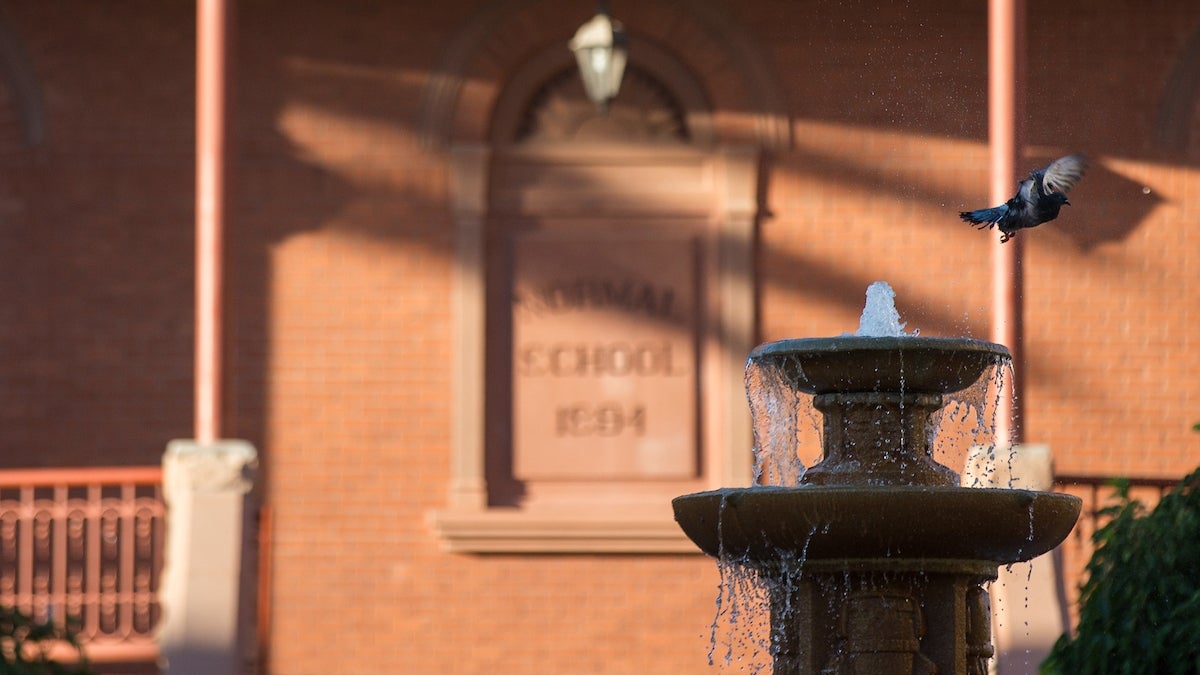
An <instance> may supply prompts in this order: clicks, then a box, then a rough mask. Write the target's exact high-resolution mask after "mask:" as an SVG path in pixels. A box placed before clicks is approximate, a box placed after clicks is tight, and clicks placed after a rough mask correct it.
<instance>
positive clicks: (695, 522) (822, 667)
mask: <svg viewBox="0 0 1200 675" xmlns="http://www.w3.org/2000/svg"><path fill="white" fill-rule="evenodd" d="M888 290H889V291H890V289H888ZM888 300H889V302H890V298H888ZM885 311H886V310H885ZM891 311H892V312H893V313H894V308H892V310H891ZM866 314H867V312H864V315H866ZM866 323H867V321H866V317H865V316H864V325H865V324H866ZM891 325H893V326H899V327H900V328H901V330H900V335H896V334H895V333H892V334H891V335H890V336H885V337H872V336H862V335H854V336H849V335H846V336H841V337H833V338H804V339H794V340H782V341H779V342H772V343H767V344H764V345H762V346H760V347H758V348H757V349H755V350H754V351H753V352H752V353H751V355H750V361H751V364H752V365H753V366H755V367H758V368H765V369H767V370H769V371H770V372H771V373H773V375H772V379H774V380H776V381H782V382H785V383H787V384H788V385H789V386H790V387H791V391H790V395H791V399H787V398H785V403H790V402H791V400H794V399H795V397H796V396H797V392H804V393H807V394H813V395H814V396H815V398H814V406H815V407H816V408H817V409H818V410H820V411H821V412H822V413H823V415H824V433H823V452H824V457H823V459H822V461H821V462H820V463H818V464H817V465H816V466H814V467H812V468H811V469H809V470H808V471H803V469H802V468H801V469H800V470H799V471H798V472H797V473H802V475H800V476H799V479H798V483H797V484H794V485H792V486H758V487H748V488H725V489H721V490H714V491H709V492H700V493H696V494H691V495H684V496H681V497H677V498H676V499H675V500H674V501H673V506H674V509H675V519H676V521H677V522H678V523H679V525H680V527H681V528H682V529H683V530H684V532H685V533H686V534H687V535H688V536H689V537H690V538H691V539H692V541H693V542H695V543H696V545H697V546H699V547H700V548H701V550H703V551H704V552H705V553H708V554H709V555H712V556H714V557H717V558H718V559H720V560H721V561H722V562H723V564H724V562H725V561H729V560H732V561H735V562H736V563H738V564H740V565H741V566H742V567H744V568H745V569H748V570H751V571H752V572H753V574H755V575H756V576H757V577H758V579H759V580H761V581H762V582H763V583H764V584H765V586H766V591H767V593H768V595H769V605H770V635H769V643H770V647H769V648H770V652H771V655H772V659H773V666H774V671H773V672H775V673H776V674H777V675H783V674H792V673H796V674H801V673H822V674H827V675H833V674H835V673H934V672H937V673H965V674H970V675H976V674H978V675H983V674H984V673H986V672H987V662H988V660H989V659H990V658H991V656H992V654H993V648H992V645H991V642H990V639H991V636H990V616H989V614H990V612H989V606H988V596H987V591H986V590H985V588H984V584H986V583H987V582H989V581H991V580H993V579H995V578H996V572H997V568H998V567H999V566H1000V565H1004V564H1009V563H1014V562H1019V561H1025V560H1030V559H1032V558H1034V557H1036V556H1038V555H1041V554H1042V553H1045V552H1047V551H1049V550H1050V549H1052V548H1054V546H1056V545H1058V543H1059V542H1061V541H1062V540H1063V539H1064V538H1065V537H1066V536H1067V534H1069V533H1070V531H1071V528H1072V527H1074V524H1075V521H1076V519H1077V518H1078V516H1079V509H1080V503H1081V502H1080V500H1079V499H1078V498H1076V497H1073V496H1070V495H1065V494H1058V493H1051V492H1034V491H1028V490H1012V489H988V488H964V487H960V486H959V475H958V473H957V472H955V471H954V470H952V469H950V468H949V467H947V466H944V465H942V464H940V463H938V462H937V461H935V459H934V458H933V456H932V452H931V450H930V448H931V443H930V441H931V433H930V431H931V427H930V426H929V425H930V417H931V416H932V415H933V414H934V413H936V412H937V411H938V410H939V409H940V408H941V407H942V405H943V396H944V395H946V394H950V393H953V392H957V391H961V390H963V389H965V388H967V387H970V386H971V385H972V384H974V383H975V382H976V381H977V380H978V379H979V378H980V376H981V375H982V374H983V373H984V372H985V371H986V370H988V369H989V368H991V367H992V366H995V365H999V364H1001V363H1004V362H1006V361H1007V360H1009V359H1010V358H1011V356H1010V354H1009V352H1008V349H1006V348H1005V347H1003V346H1001V345H996V344H992V343H989V342H982V341H979V340H972V339H966V338H928V337H915V336H907V335H904V334H903V331H902V327H903V324H898V323H897V322H894V321H893V322H891ZM773 407H774V408H778V406H767V408H768V409H771V408H773ZM775 412H776V413H780V414H792V415H794V414H795V411H794V410H793V411H787V410H782V411H780V410H776V411H775ZM773 442H777V439H773ZM785 445H786V444H785ZM792 450H793V452H794V445H793V447H792Z"/></svg>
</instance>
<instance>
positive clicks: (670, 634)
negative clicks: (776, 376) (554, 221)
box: [0, 0, 1200, 673]
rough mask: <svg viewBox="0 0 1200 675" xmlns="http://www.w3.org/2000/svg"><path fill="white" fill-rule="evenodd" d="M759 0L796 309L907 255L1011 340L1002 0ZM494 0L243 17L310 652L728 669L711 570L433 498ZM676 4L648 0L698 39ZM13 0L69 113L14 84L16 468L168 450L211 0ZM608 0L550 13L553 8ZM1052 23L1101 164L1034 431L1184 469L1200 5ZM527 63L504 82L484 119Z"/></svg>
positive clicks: (529, 667) (958, 306)
mask: <svg viewBox="0 0 1200 675" xmlns="http://www.w3.org/2000/svg"><path fill="white" fill-rule="evenodd" d="M727 4H728V7H726V8H725V9H724V11H725V12H727V13H728V14H729V15H730V17H731V18H732V19H733V20H734V21H736V22H738V23H739V24H740V25H741V27H742V29H744V30H745V31H746V32H747V34H749V35H750V36H751V37H752V38H753V40H754V41H755V42H757V43H758V48H759V49H761V50H762V51H763V53H764V55H765V58H766V62H767V63H768V64H769V65H770V67H771V68H772V69H773V71H774V74H775V76H776V77H778V79H779V81H780V85H781V90H782V93H783V95H784V99H785V101H786V106H787V109H788V112H789V113H790V115H791V116H792V117H793V130H794V135H795V143H794V148H792V149H791V150H785V151H778V152H776V153H775V154H774V156H773V157H772V161H771V162H770V163H769V166H768V169H769V179H768V182H767V184H766V200H767V204H766V207H767V211H768V212H769V214H770V215H769V216H768V217H766V218H765V219H764V222H763V224H762V229H761V268H760V274H761V286H760V289H761V291H760V292H761V321H760V323H761V332H762V335H763V337H764V338H765V339H775V338H780V337H785V336H800V335H829V334H836V333H840V332H842V331H846V330H850V329H851V328H853V326H854V325H855V322H856V320H857V315H858V312H859V311H860V307H861V303H862V298H863V292H864V290H865V288H866V286H867V284H868V283H870V282H871V281H874V280H877V279H885V280H888V281H889V282H891V283H892V285H893V286H894V287H895V288H896V289H897V293H898V296H899V297H898V301H899V304H900V309H901V312H902V313H903V316H904V318H905V319H906V320H907V321H908V323H909V327H910V328H914V327H915V328H920V329H921V331H922V334H927V335H959V334H970V335H974V336H977V337H986V335H987V322H988V309H987V303H988V301H989V300H988V298H989V294H988V284H989V271H988V246H989V235H988V234H987V233H980V232H976V231H974V230H972V229H970V228H969V227H967V226H965V225H963V224H962V223H960V222H959V221H958V219H957V217H956V213H957V211H959V210H960V209H962V208H967V207H976V206H981V205H983V203H984V202H986V201H987V194H986V193H987V189H986V185H987V174H986V172H987V151H986V119H987V112H986V80H985V76H986V40H985V38H984V30H985V16H984V10H983V7H982V5H980V6H978V7H971V8H967V9H962V10H953V9H950V10H948V9H946V7H947V5H946V3H941V2H935V1H934V0H929V1H928V2H911V3H906V5H904V6H903V9H902V10H901V9H896V10H888V9H879V8H877V7H870V6H867V5H865V4H861V3H854V2H850V3H844V4H841V5H838V6H830V5H829V3H770V2H745V3H727ZM490 7H493V5H490V4H488V3H472V2H465V1H463V2H449V3H439V4H432V5H426V4H418V3H389V2H367V1H365V0H356V1H353V2H344V3H323V2H297V1H292V2H287V3H283V2H276V3H271V2H256V3H243V7H242V9H241V15H240V22H241V25H240V33H239V35H240V39H239V41H238V44H237V49H238V55H239V56H238V61H237V63H238V71H237V73H238V74H237V78H238V89H237V92H238V104H239V108H238V114H237V118H236V130H237V134H238V139H239V143H238V150H237V155H238V156H237V161H238V172H237V185H236V202H235V210H234V214H233V217H232V219H231V233H230V237H231V242H230V243H231V251H230V274H231V284H232V285H231V294H230V295H231V301H232V303H233V306H232V308H231V318H232V321H231V324H230V326H231V335H230V337H229V340H230V346H231V361H230V374H231V381H230V385H229V394H230V397H229V403H228V407H229V411H228V412H229V415H230V419H231V428H230V429H229V432H228V433H229V435H231V436H239V437H244V438H247V439H249V440H251V441H253V442H254V443H255V444H256V445H257V446H258V447H259V449H260V451H261V452H262V453H263V457H264V463H265V470H266V479H265V484H266V491H267V494H268V497H269V499H270V501H271V503H272V504H273V505H274V507H275V509H276V511H275V513H276V518H277V521H276V540H275V541H274V543H273V550H272V554H273V558H274V566H275V572H276V574H275V578H274V590H273V604H272V608H271V609H272V612H273V632H272V645H271V652H272V666H273V667H272V671H273V672H278V673H330V672H354V673H397V672H412V673H443V672H445V673H451V672H452V673H480V672H489V673H505V672H509V673H526V672H547V673H592V672H595V673H633V672H649V673H658V672H703V671H705V666H704V663H705V653H706V652H707V634H708V625H709V623H710V622H711V620H712V615H713V611H714V607H713V599H714V597H715V587H716V583H717V574H716V569H715V565H713V564H712V562H711V561H709V560H706V559H703V558H700V557H691V556H472V555H449V554H445V553H442V552H441V547H440V542H439V541H438V540H437V538H436V537H435V535H434V534H433V532H432V531H431V529H430V528H429V527H428V525H427V523H426V515H427V513H428V512H429V511H430V510H431V509H436V508H441V507H444V506H445V500H446V487H447V481H448V479H449V442H450V432H451V423H452V422H451V416H450V410H449V404H450V396H451V389H450V380H449V374H448V371H447V364H448V363H449V362H450V359H451V357H452V349H453V345H452V342H451V340H452V336H453V330H454V326H453V325H452V323H451V321H452V318H451V309H450V307H449V306H448V304H447V298H448V295H449V293H450V282H451V272H452V269H453V268H452V265H453V261H452V259H451V252H452V250H453V240H452V232H451V229H450V225H451V218H450V212H449V206H448V203H447V199H448V197H447V185H446V181H447V167H446V156H445V154H444V153H443V152H441V151H437V150H430V149H426V148H423V147H421V145H420V143H419V139H418V138H417V126H418V120H419V116H420V104H421V96H422V94H423V92H424V91H425V88H426V87H427V85H428V84H429V77H430V70H431V67H432V65H433V64H434V63H436V62H437V60H438V57H439V55H440V54H441V51H442V50H443V49H444V48H445V47H446V45H447V43H448V41H449V40H450V39H451V37H452V36H453V35H454V34H455V31H456V30H458V28H459V27H461V26H462V25H463V24H464V23H465V22H466V21H468V19H469V18H470V17H472V16H474V15H475V14H474V13H475V12H480V11H485V10H486V9H487V8H490ZM639 7H642V8H640V9H635V8H634V7H633V6H631V5H623V4H621V3H619V2H618V3H614V7H613V9H614V12H615V13H616V14H617V15H618V16H621V13H622V11H625V12H626V14H625V16H626V17H628V18H626V21H627V23H628V24H629V27H630V29H631V31H633V32H634V34H635V35H636V34H637V33H638V32H642V33H650V34H654V35H656V36H659V37H660V39H661V40H663V41H664V42H665V43H666V44H668V45H677V46H678V49H679V51H680V52H681V54H684V55H687V54H691V53H692V52H694V51H695V47H694V44H692V43H690V42H688V41H687V40H685V39H683V38H682V37H681V39H680V40H679V41H678V42H671V41H670V39H671V32H670V30H669V29H668V28H664V27H663V26H662V25H649V24H639V23H638V22H649V21H650V20H651V19H652V18H653V17H655V16H658V15H659V14H660V13H661V12H663V11H665V10H662V9H661V6H660V4H656V3H648V4H646V5H644V6H639ZM5 9H6V10H7V11H6V12H5V14H4V15H3V16H5V17H6V20H7V21H8V22H9V24H10V26H12V27H13V28H14V29H15V31H16V33H17V34H18V35H19V36H20V37H21V39H22V40H23V42H24V44H25V47H26V48H27V51H28V53H29V57H30V63H31V67H32V68H33V72H34V73H35V74H36V76H37V80H38V82H39V83H40V86H41V88H42V92H43V96H44V100H45V105H46V122H47V131H48V136H47V142H46V143H45V144H44V145H43V146H40V147H36V148H28V147H25V146H24V144H23V141H22V139H21V137H20V135H19V133H17V132H16V131H14V129H15V125H16V124H17V123H18V121H19V120H18V119H17V118H16V116H15V115H14V113H13V107H14V106H15V100H14V98H15V96H14V92H13V91H11V89H10V88H8V87H2V86H0V124H2V125H3V128H2V130H0V131H2V133H0V143H2V144H3V145H2V146H0V256H2V257H0V263H2V264H0V350H3V351H2V352H0V353H3V354H4V358H2V359H0V385H2V386H0V443H2V447H4V448H5V450H4V452H3V453H0V465H7V466H30V465H43V464H72V465H74V464H113V463H149V462H155V461H157V458H158V456H159V454H160V453H161V451H162V449H163V448H164V447H165V443H166V441H167V440H168V439H170V438H173V437H180V436H188V435H190V433H191V429H190V425H191V423H190V415H191V328H192V317H191V312H192V299H191V255H192V249H191V228H192V194H191V190H192V184H191V181H192V165H191V161H192V158H191V142H192V131H191V124H192V112H191V105H192V81H193V79H192V68H193V66H194V63H193V53H192V49H193V47H192V40H193V38H194V33H193V27H192V17H191V8H190V7H187V6H185V5H181V4H179V3H161V2H133V1H123V2H114V3H104V4H103V5H99V4H96V3H91V2H82V1H79V2H57V3H32V2H26V3H6V6H5ZM587 9H590V6H589V7H585V8H584V9H583V10H580V11H578V12H577V11H574V10H572V11H570V12H569V13H568V14H560V13H559V12H568V10H567V9H566V8H561V9H560V8H559V6H558V5H557V4H553V3H533V8H532V9H531V10H530V12H531V14H530V15H531V16H534V17H536V18H537V20H536V21H534V20H531V21H529V22H526V23H528V24H529V25H528V26H527V27H526V28H527V30H528V31H529V32H530V33H536V31H537V28H538V27H539V26H544V25H567V24H574V23H578V22H582V20H583V19H584V18H586V10H587ZM576 14H578V17H576V16H575V15H576ZM668 14H669V13H668ZM547 22H549V23H547ZM1030 22H1031V26H1032V30H1031V33H1030V36H1029V53H1030V64H1029V95H1030V104H1029V115H1030V119H1029V124H1028V133H1029V141H1030V149H1029V153H1028V160H1027V161H1026V162H1025V163H1024V164H1026V165H1027V166H1028V167H1029V168H1032V167H1034V166H1037V165H1039V163H1041V162H1043V161H1044V160H1046V159H1048V158H1050V157H1053V156H1055V155H1056V154H1058V153H1062V152H1066V151H1071V150H1081V151H1084V152H1087V153H1089V154H1090V155H1092V156H1093V157H1094V158H1095V159H1096V160H1097V166H1096V167H1095V168H1094V170H1093V172H1092V173H1091V175H1089V176H1088V177H1087V178H1085V180H1084V181H1083V183H1082V184H1081V185H1080V186H1079V188H1078V189H1077V191H1076V192H1074V193H1073V194H1072V198H1073V199H1072V201H1073V205H1072V206H1070V207H1067V208H1066V209H1065V210H1064V214H1063V216H1062V217H1061V218H1060V220H1059V221H1057V222H1056V223H1055V224H1052V225H1048V226H1044V227H1042V228H1039V229H1038V230H1035V231H1031V232H1025V233H1022V234H1021V235H1020V236H1021V238H1022V239H1024V240H1025V242H1026V251H1027V258H1026V261H1025V273H1026V293H1025V303H1026V311H1027V316H1026V327H1027V343H1026V345H1025V349H1026V353H1027V355H1028V368H1027V371H1026V372H1025V373H1024V378H1025V385H1026V390H1027V396H1026V400H1024V401H1022V402H1021V403H1020V406H1021V414H1022V416H1023V419H1024V421H1025V424H1026V432H1027V433H1026V435H1027V439H1028V440H1030V441H1033V442H1046V443H1049V444H1050V445H1051V446H1052V448H1053V451H1054V453H1055V457H1056V461H1057V462H1058V467H1059V469H1060V470H1062V471H1069V472H1089V473H1105V472H1114V471H1116V472H1128V473H1133V474H1144V475H1166V476H1171V475H1181V474H1183V473H1184V472H1185V471H1187V470H1188V469H1189V468H1191V467H1192V465H1194V464H1196V463H1200V452H1198V450H1200V447H1198V440H1197V436H1196V435H1195V434H1192V433H1190V432H1189V431H1188V429H1189V427H1190V426H1191V424H1192V422H1194V421H1196V420H1198V419H1200V383H1198V382H1200V380H1198V379H1197V378H1196V377H1195V373H1196V372H1198V371H1200V363H1198V360H1200V357H1198V356H1197V353H1200V352H1198V350H1197V349H1196V347H1197V345H1196V338H1195V337H1194V332H1193V330H1194V329H1193V327H1194V326H1196V325H1197V324H1198V323H1200V321H1198V319H1200V304H1198V303H1200V288H1198V286H1200V271H1198V267H1197V266H1198V264H1200V260H1198V259H1197V251H1198V250H1200V239H1198V237H1200V235H1198V234H1196V232H1197V230H1196V228H1195V227H1194V223H1195V222H1196V221H1197V216H1200V213H1197V211H1198V210H1200V201H1197V197H1196V195H1197V194H1200V192H1198V191H1200V175H1198V174H1197V171H1196V169H1195V166H1196V163H1197V159H1198V158H1200V115H1198V114H1197V113H1193V116H1192V117H1191V119H1190V120H1189V121H1190V124H1191V127H1190V128H1191V130H1192V132H1193V133H1192V138H1191V142H1190V144H1189V145H1188V146H1187V147H1182V148H1171V149H1160V148H1159V147H1158V146H1157V145H1156V144H1155V141H1154V139H1155V133H1156V124H1158V122H1157V120H1158V111H1159V105H1160V101H1162V100H1163V98H1164V95H1165V94H1164V92H1165V91H1166V90H1167V88H1168V83H1169V82H1170V73H1171V71H1172V68H1174V67H1176V66H1177V64H1178V60H1179V58H1180V55H1181V54H1182V53H1183V50H1184V45H1185V43H1186V41H1187V40H1188V39H1189V37H1191V36H1192V35H1193V34H1194V33H1195V31H1196V30H1198V29H1200V8H1196V7H1193V6H1192V3H1189V2H1184V1H1183V0H1179V1H1178V2H1165V1H1164V2H1158V3H1155V4H1154V5H1153V6H1152V7H1144V6H1141V5H1139V6H1136V7H1135V6H1132V5H1131V6H1129V7H1128V8H1123V7H1114V8H1113V9H1112V11H1111V12H1106V13H1104V14H1101V12H1100V10H1099V9H1097V8H1096V7H1095V6H1094V5H1093V4H1092V3H1084V2H1079V3H1075V4H1070V3H1068V4H1067V5H1058V6H1054V7H1051V6H1048V5H1044V4H1036V3H1031V6H1030ZM519 53H520V50H519V49H518V50H516V51H510V52H509V53H508V54H509V57H508V58H509V60H511V61H513V62H514V63H512V64H508V63H507V62H506V65H504V67H503V68H497V69H496V70H497V72H494V73H492V74H490V75H488V76H486V77H484V76H481V77H479V78H478V79H473V80H471V81H469V82H467V83H466V86H467V87H468V90H467V91H466V93H465V94H464V95H465V96H467V97H468V98H469V99H470V100H472V101H474V100H475V99H474V98H471V97H475V98H478V99H479V100H482V101H484V103H485V105H483V106H481V107H477V108H473V109H472V110H471V111H470V114H473V115H475V116H478V117H479V118H480V119H481V120H483V122H481V124H482V123H484V122H486V119H487V114H488V110H489V109H488V108H487V106H486V102H487V101H489V100H490V98H489V97H490V96H492V95H494V94H495V92H496V91H497V90H498V89H499V88H500V87H502V86H503V79H504V77H506V75H509V74H511V72H510V71H511V70H512V69H513V68H515V67H516V65H518V63H519V58H516V57H514V56H512V55H513V54H518V55H519ZM685 60H686V59H685ZM692 65H693V67H695V68H696V70H697V72H698V74H699V76H700V77H701V78H702V79H704V80H705V81H706V82H707V83H708V85H707V86H709V87H710V91H709V92H708V94H709V95H710V97H711V99H712V100H714V101H717V102H718V105H719V106H720V112H721V115H722V119H737V118H738V117H739V115H742V114H744V113H745V112H746V111H745V110H742V109H739V108H738V101H739V95H740V92H741V91H743V89H742V88H743V86H744V85H743V84H742V83H739V82H738V81H737V79H736V77H734V75H735V73H734V72H733V71H732V70H731V69H728V68H727V69H724V70H723V69H722V64H721V63H719V62H718V61H717V60H716V59H712V60H710V61H705V62H704V63H703V64H702V65H696V63H692ZM1197 67H1200V66H1197ZM1193 110H1195V108H1193ZM464 114H466V113H464ZM1143 188H1149V193H1148V194H1147V193H1146V192H1145V191H1144V190H1143ZM990 236H995V235H994V234H992V235H990Z"/></svg>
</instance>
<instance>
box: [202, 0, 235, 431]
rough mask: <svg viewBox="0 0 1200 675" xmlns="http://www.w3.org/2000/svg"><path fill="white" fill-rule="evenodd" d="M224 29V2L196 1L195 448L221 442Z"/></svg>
mask: <svg viewBox="0 0 1200 675" xmlns="http://www.w3.org/2000/svg"><path fill="white" fill-rule="evenodd" d="M228 28H229V14H228V5H227V2H226V0H197V2H196V33H197V35H196V354H195V358H196V363H195V370H196V372H195V379H196V391H195V427H196V428H195V431H196V440H197V441H198V442H199V443H201V444H208V443H212V442H214V441H216V440H217V439H219V438H220V437H221V389H222V379H221V374H222V357H223V354H222V320H221V319H222V308H223V291H224V288H223V279H222V273H221V272H222V266H223V264H222V263H223V251H222V248H223V244H224V227H225V211H226V205H225V197H226V195H225V186H226V176H225V164H226V161H225V158H226V150H227V147H228V143H227V133H226V123H227V119H226V118H227V110H228V99H227V92H228V85H227V81H226V80H227V73H228V56H227V53H228V50H227V45H228V42H229V36H228V32H229V31H228Z"/></svg>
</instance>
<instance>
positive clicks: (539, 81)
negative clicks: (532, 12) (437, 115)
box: [488, 35, 716, 147]
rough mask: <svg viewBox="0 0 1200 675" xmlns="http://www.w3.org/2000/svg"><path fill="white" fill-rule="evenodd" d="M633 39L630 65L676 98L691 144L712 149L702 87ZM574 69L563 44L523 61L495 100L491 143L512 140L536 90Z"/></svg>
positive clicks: (662, 53)
mask: <svg viewBox="0 0 1200 675" xmlns="http://www.w3.org/2000/svg"><path fill="white" fill-rule="evenodd" d="M633 39H634V40H636V41H637V53H636V58H634V59H633V60H632V63H631V64H630V65H631V66H636V67H638V68H640V69H642V70H644V71H646V72H647V73H648V74H649V75H650V76H651V77H653V78H655V79H656V80H658V81H659V82H661V83H663V84H664V85H665V86H666V87H667V88H668V89H669V90H670V92H671V94H673V95H674V96H675V97H676V98H677V99H678V102H679V104H680V105H681V107H682V108H683V111H684V114H685V116H686V119H685V124H686V127H687V129H688V132H689V134H690V138H691V142H692V143H693V144H695V145H698V146H700V147H708V146H712V145H713V144H714V143H715V142H716V131H715V129H714V128H713V117H712V112H711V105H710V104H709V101H708V98H707V95H706V94H705V91H704V87H703V86H702V85H701V83H700V82H699V81H697V80H696V78H695V76H693V75H692V74H691V72H689V71H688V69H687V67H686V66H684V64H682V63H680V62H679V60H678V59H676V58H675V56H674V55H673V54H671V52H670V51H668V50H665V49H663V48H661V47H659V46H658V45H656V44H654V43H653V42H651V41H649V40H646V39H640V38H639V36H637V35H634V36H633ZM574 68H576V66H575V59H574V57H573V56H572V55H571V53H570V52H568V51H567V50H566V49H564V48H563V47H562V45H551V46H549V47H547V48H545V49H543V50H542V51H541V52H540V53H539V54H537V55H536V56H534V57H533V58H532V59H530V60H529V61H528V62H526V63H525V64H524V65H523V66H522V67H521V69H520V70H519V71H518V72H517V73H516V74H515V75H514V76H513V77H512V79H510V80H509V82H508V84H507V86H506V87H505V88H504V91H503V92H501V93H500V95H499V96H498V98H497V100H496V104H495V106H494V108H493V110H494V112H493V114H492V120H491V125H490V129H489V132H488V136H489V140H490V141H491V143H492V144H493V145H494V146H502V145H504V144H506V143H509V142H510V141H511V140H512V139H513V138H515V137H516V135H517V128H518V126H519V125H520V124H521V120H522V117H523V115H524V113H525V112H526V109H527V106H528V104H529V102H530V99H531V98H532V97H533V96H534V94H535V92H536V91H537V90H538V88H539V87H540V86H542V85H543V84H544V83H545V82H546V81H547V80H548V79H549V78H551V77H554V76H555V74H557V73H561V72H563V71H564V70H567V69H574Z"/></svg>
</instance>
